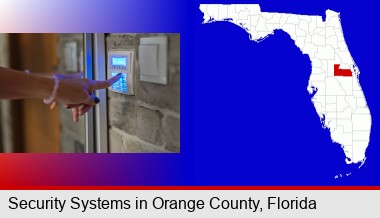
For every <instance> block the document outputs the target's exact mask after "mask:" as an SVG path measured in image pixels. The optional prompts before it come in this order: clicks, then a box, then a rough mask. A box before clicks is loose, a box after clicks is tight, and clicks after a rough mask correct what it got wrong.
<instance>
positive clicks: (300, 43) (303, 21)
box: [199, 4, 372, 166]
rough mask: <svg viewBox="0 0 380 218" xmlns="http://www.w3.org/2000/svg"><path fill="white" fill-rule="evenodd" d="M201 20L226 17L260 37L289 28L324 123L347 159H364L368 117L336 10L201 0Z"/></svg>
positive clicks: (258, 39)
mask: <svg viewBox="0 0 380 218" xmlns="http://www.w3.org/2000/svg"><path fill="white" fill-rule="evenodd" d="M199 9H200V10H201V11H202V12H203V14H204V16H203V18H204V22H203V23H204V24H207V23H213V22H231V23H233V24H235V25H238V26H239V27H241V28H243V29H244V30H246V31H247V32H248V34H249V37H250V39H251V40H253V41H255V42H261V41H263V40H265V39H266V38H267V37H269V36H270V35H273V34H274V31H275V30H282V31H284V32H286V33H287V34H289V36H290V38H291V39H292V40H293V41H294V44H295V45H296V46H297V47H298V48H299V49H300V50H301V52H302V53H303V54H307V55H308V56H309V58H310V61H311V74H310V78H309V82H308V86H307V91H308V92H309V94H310V95H312V98H311V101H312V102H313V104H314V107H315V110H316V112H317V114H318V116H319V118H320V121H321V123H322V127H323V128H327V129H328V130H329V131H330V137H331V140H332V141H333V142H335V143H338V144H339V145H340V146H341V147H342V149H343V152H344V154H345V156H346V163H347V164H360V166H362V165H363V164H364V162H365V160H366V149H367V147H368V145H369V140H370V134H371V125H372V117H371V113H370V110H369V107H368V105H367V101H366V99H365V96H364V93H363V90H362V88H361V86H360V83H359V74H360V71H359V68H358V66H357V65H356V64H355V61H354V59H353V57H352V56H351V53H350V51H349V49H348V46H347V44H346V41H345V39H344V34H343V29H342V25H341V22H340V14H339V13H338V12H335V11H332V10H326V18H325V20H323V19H322V16H312V15H299V14H291V13H276V12H262V11H261V8H260V5H258V4H232V5H222V4H201V5H200V7H199Z"/></svg>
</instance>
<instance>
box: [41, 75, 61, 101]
mask: <svg viewBox="0 0 380 218" xmlns="http://www.w3.org/2000/svg"><path fill="white" fill-rule="evenodd" d="M51 78H52V79H54V89H53V93H52V94H51V96H50V98H48V99H46V98H45V99H44V103H45V104H51V103H52V102H53V101H54V100H55V97H57V91H58V88H59V78H58V77H57V76H56V75H54V76H52V77H51Z"/></svg>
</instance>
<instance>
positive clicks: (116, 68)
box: [107, 50, 135, 95]
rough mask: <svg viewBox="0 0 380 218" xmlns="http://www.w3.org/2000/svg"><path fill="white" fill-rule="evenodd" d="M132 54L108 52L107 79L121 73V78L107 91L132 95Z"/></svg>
mask: <svg viewBox="0 0 380 218" xmlns="http://www.w3.org/2000/svg"><path fill="white" fill-rule="evenodd" d="M133 58H134V52H133V51H130V50H111V51H109V52H108V61H107V75H108V78H111V77H113V76H116V75H117V74H119V73H121V74H122V77H121V79H119V80H118V81H117V82H115V83H114V84H113V85H112V86H111V87H110V88H109V89H110V90H111V91H113V92H118V93H123V94H127V95H134V87H133V85H134V81H135V78H134V73H133Z"/></svg>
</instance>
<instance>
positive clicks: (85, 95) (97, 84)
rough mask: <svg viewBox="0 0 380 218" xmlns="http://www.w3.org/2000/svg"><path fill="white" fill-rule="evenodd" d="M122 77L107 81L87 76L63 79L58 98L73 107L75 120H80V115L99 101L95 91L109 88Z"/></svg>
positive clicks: (67, 106) (117, 76) (68, 106)
mask: <svg viewBox="0 0 380 218" xmlns="http://www.w3.org/2000/svg"><path fill="white" fill-rule="evenodd" d="M120 78H121V74H119V75H116V76H114V77H112V78H110V79H108V80H105V81H96V80H90V79H85V78H70V79H61V80H60V85H59V88H58V91H57V97H56V100H57V101H59V102H62V103H64V104H65V107H66V108H71V110H72V113H73V120H74V122H78V117H79V115H83V114H85V113H87V112H88V111H89V110H90V109H91V108H92V107H93V106H94V105H96V104H97V103H99V98H98V97H96V96H95V95H94V91H95V90H99V89H105V88H108V87H109V86H111V85H112V84H114V83H115V82H116V81H117V80H119V79H120ZM54 104H55V103H54Z"/></svg>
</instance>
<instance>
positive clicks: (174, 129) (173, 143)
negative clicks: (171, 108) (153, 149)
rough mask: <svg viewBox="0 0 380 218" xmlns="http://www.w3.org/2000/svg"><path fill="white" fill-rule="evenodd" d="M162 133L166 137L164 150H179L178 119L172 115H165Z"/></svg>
mask: <svg viewBox="0 0 380 218" xmlns="http://www.w3.org/2000/svg"><path fill="white" fill-rule="evenodd" d="M164 133H165V139H166V150H169V151H173V152H179V151H180V120H179V119H178V118H176V117H173V116H165V118H164Z"/></svg>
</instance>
